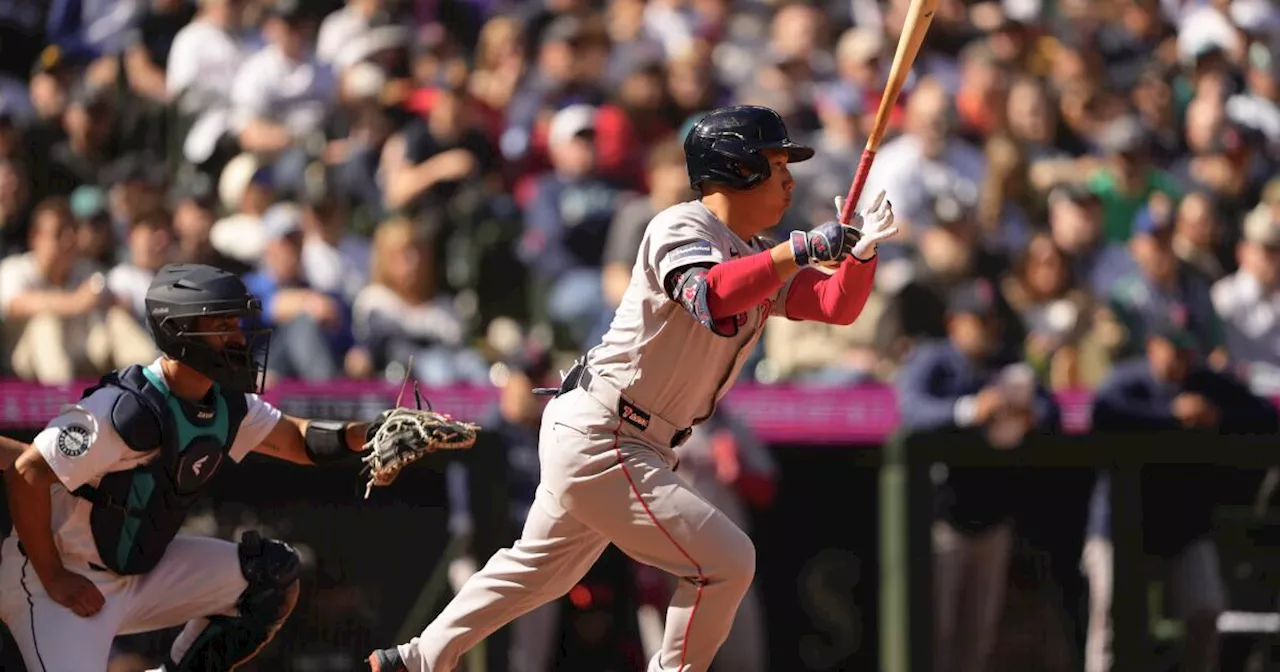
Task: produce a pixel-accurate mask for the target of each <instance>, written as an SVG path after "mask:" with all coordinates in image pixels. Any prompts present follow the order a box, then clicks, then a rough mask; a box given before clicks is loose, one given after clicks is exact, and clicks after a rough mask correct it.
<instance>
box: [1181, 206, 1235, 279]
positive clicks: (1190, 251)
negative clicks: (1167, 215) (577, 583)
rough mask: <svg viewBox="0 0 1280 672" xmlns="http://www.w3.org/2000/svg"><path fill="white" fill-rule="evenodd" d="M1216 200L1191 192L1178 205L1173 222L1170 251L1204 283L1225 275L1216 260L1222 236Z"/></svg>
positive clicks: (1219, 262) (1220, 263) (1220, 264)
mask: <svg viewBox="0 0 1280 672" xmlns="http://www.w3.org/2000/svg"><path fill="white" fill-rule="evenodd" d="M1217 205H1218V203H1217V199H1215V198H1214V196H1213V194H1211V193H1209V192H1206V191H1203V190H1194V191H1191V192H1190V193H1188V194H1187V195H1186V196H1185V197H1183V199H1182V201H1181V202H1179V203H1178V207H1177V210H1176V213H1175V214H1174V222H1173V251H1174V254H1177V255H1178V259H1180V260H1181V261H1182V263H1184V264H1186V265H1187V267H1188V268H1189V269H1191V270H1193V271H1195V272H1196V273H1198V274H1200V276H1201V278H1202V279H1203V280H1204V281H1205V282H1208V283H1213V282H1216V281H1218V280H1220V279H1221V278H1222V276H1223V275H1226V271H1225V270H1223V268H1222V262H1221V261H1219V259H1218V253H1217V248H1218V241H1219V240H1220V239H1221V238H1222V236H1223V231H1222V225H1221V224H1220V223H1219V221H1218V212H1217Z"/></svg>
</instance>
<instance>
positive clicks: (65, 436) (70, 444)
mask: <svg viewBox="0 0 1280 672" xmlns="http://www.w3.org/2000/svg"><path fill="white" fill-rule="evenodd" d="M90 443H92V441H91V440H90V438H89V430H87V429H85V428H84V427H81V426H80V425H67V426H66V427H63V428H61V429H59V430H58V452H59V453H62V454H63V455H66V456H67V457H80V456H81V455H84V454H85V453H87V452H89V444H90Z"/></svg>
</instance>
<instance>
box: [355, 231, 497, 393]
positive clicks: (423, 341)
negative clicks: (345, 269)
mask: <svg viewBox="0 0 1280 672" xmlns="http://www.w3.org/2000/svg"><path fill="white" fill-rule="evenodd" d="M433 243H434V240H433V238H432V237H431V235H430V233H429V232H427V231H424V230H423V229H421V228H420V227H418V226H416V225H415V224H413V223H412V222H410V221H409V220H407V219H392V220H389V221H387V222H383V223H382V224H381V225H379V226H378V229H377V231H375V232H374V236H373V256H372V259H371V261H370V263H369V267H370V269H372V270H371V274H372V275H371V278H370V284H369V285H368V286H367V287H365V288H364V290H362V291H361V292H360V294H359V295H358V296H357V297H356V300H355V307H354V309H353V312H354V316H355V317H354V319H355V333H356V340H357V342H358V343H359V344H360V354H359V357H360V358H361V359H363V360H365V361H366V362H367V365H366V366H364V367H362V368H364V369H365V370H367V371H376V372H387V373H388V374H389V375H390V376H393V377H394V375H395V374H394V372H395V370H396V367H393V366H392V365H393V363H394V364H398V365H399V366H404V365H405V364H407V363H408V361H409V359H410V358H412V359H413V366H414V374H415V375H416V376H417V378H418V380H421V381H422V382H423V384H425V385H429V386H446V385H453V384H459V383H462V384H466V383H471V384H479V383H481V382H482V381H485V380H488V375H489V365H488V363H486V362H485V360H484V358H483V357H482V356H480V355H479V353H477V352H475V351H474V350H471V349H469V348H468V347H467V346H468V345H469V343H468V337H469V334H468V333H467V328H466V325H465V324H464V323H463V321H462V318H461V317H460V316H459V315H458V312H457V310H456V309H455V307H454V305H453V301H452V297H450V296H448V295H447V294H445V293H443V292H438V291H437V289H436V282H435V268H434V264H433V263H432V259H433V258H434V254H435V251H434V250H433V249H432V246H433ZM400 370H401V371H403V370H404V369H400Z"/></svg>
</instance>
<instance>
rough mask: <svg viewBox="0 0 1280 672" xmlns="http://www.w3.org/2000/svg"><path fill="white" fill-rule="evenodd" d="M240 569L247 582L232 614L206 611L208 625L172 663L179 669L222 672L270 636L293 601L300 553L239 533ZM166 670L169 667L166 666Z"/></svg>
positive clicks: (253, 652) (246, 657) (251, 653)
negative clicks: (180, 656)
mask: <svg viewBox="0 0 1280 672" xmlns="http://www.w3.org/2000/svg"><path fill="white" fill-rule="evenodd" d="M239 554H240V573H241V574H242V575H243V576H244V578H245V581H246V582H247V583H248V586H246V587H245V589H244V591H243V592H242V593H240V598H239V600H237V601H236V609H237V611H238V612H239V613H238V615H236V616H210V617H209V625H208V626H207V627H206V628H205V629H204V631H203V632H201V633H200V636H199V637H197V638H196V640H195V641H194V642H193V643H192V644H191V647H190V648H189V649H187V651H186V652H185V653H184V654H183V655H182V658H181V660H178V661H177V662H176V663H174V665H173V669H175V670H179V671H181V672H223V671H225V670H230V669H233V668H234V667H235V666H236V665H238V664H240V663H243V662H245V661H247V660H249V659H251V658H253V657H254V656H255V655H257V653H258V652H259V651H260V650H261V649H262V647H263V646H266V644H267V643H268V642H270V641H271V639H272V638H273V637H275V635H276V633H277V632H278V631H279V630H280V627H281V626H282V625H284V623H285V621H286V620H287V619H288V618H289V615H290V614H291V613H293V608H294V607H295V606H296V605H297V603H298V590H299V585H300V574H301V571H302V562H301V558H300V557H299V556H298V552H297V551H296V550H294V548H293V547H292V546H290V545H289V544H286V543H284V542H282V541H276V540H275V539H263V538H262V536H261V535H259V534H258V533H257V532H252V531H250V532H246V533H245V534H244V536H242V537H241V538H240V548H239ZM166 669H168V668H166Z"/></svg>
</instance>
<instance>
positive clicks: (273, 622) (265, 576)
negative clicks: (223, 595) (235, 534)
mask: <svg viewBox="0 0 1280 672" xmlns="http://www.w3.org/2000/svg"><path fill="white" fill-rule="evenodd" d="M240 573H241V574H243V575H244V578H245V581H247V582H248V583H249V587H247V588H245V590H244V593H242V594H241V595H240V601H239V603H238V604H237V605H236V606H237V607H238V608H239V609H240V616H241V618H244V619H247V620H251V621H255V622H259V623H262V624H264V625H268V626H274V627H275V628H278V627H279V625H280V624H281V623H284V620H285V619H286V618H288V617H289V614H291V613H292V612H293V608H294V606H295V605H297V603H298V587H299V582H300V578H299V577H300V575H301V573H302V558H301V557H299V556H298V551H297V550H295V549H294V548H293V547H292V546H290V545H289V544H286V543H285V542H283V541H277V540H275V539H263V538H262V536H261V535H259V534H258V533H257V532H253V531H249V532H245V533H244V536H242V537H241V538H240ZM272 634H275V632H274V629H273V630H272Z"/></svg>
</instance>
